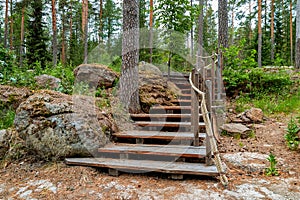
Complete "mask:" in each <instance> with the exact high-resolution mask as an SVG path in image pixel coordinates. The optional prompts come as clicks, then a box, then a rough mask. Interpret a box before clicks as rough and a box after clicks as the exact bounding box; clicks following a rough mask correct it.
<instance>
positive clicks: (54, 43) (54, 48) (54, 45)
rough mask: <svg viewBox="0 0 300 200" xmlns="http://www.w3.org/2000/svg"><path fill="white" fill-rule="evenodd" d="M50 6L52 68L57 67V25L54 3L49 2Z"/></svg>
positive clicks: (53, 0) (53, 1)
mask: <svg viewBox="0 0 300 200" xmlns="http://www.w3.org/2000/svg"><path fill="white" fill-rule="evenodd" d="M51 5H52V31H53V38H52V54H53V55H52V61H53V66H54V67H55V66H56V65H57V25H56V8H55V5H56V1H55V0H51Z"/></svg>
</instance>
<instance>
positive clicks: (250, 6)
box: [249, 0, 252, 41]
mask: <svg viewBox="0 0 300 200" xmlns="http://www.w3.org/2000/svg"><path fill="white" fill-rule="evenodd" d="M251 13H252V1H251V0H250V1H249V16H250V19H249V40H250V41H251V40H252V27H251V25H252V20H251Z"/></svg>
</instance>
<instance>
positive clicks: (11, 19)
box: [9, 0, 14, 50]
mask: <svg viewBox="0 0 300 200" xmlns="http://www.w3.org/2000/svg"><path fill="white" fill-rule="evenodd" d="M12 13H13V3H12V0H10V34H9V38H10V39H9V49H10V50H13V48H14V46H13V34H14V19H13V14H12Z"/></svg>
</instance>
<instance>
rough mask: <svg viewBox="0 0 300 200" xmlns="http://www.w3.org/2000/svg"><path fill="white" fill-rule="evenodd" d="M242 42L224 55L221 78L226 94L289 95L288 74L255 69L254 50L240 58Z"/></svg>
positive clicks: (289, 81) (281, 71)
mask: <svg viewBox="0 0 300 200" xmlns="http://www.w3.org/2000/svg"><path fill="white" fill-rule="evenodd" d="M244 42H245V40H243V41H241V43H240V44H239V45H238V46H231V47H230V48H228V49H227V50H226V51H225V53H224V57H225V58H226V68H225V69H224V71H223V76H224V84H225V87H226V92H227V94H228V95H229V96H234V95H237V94H239V93H249V94H250V95H251V96H252V97H253V96H255V95H259V94H287V93H289V91H290V88H291V85H292V83H293V82H292V81H291V79H290V76H289V74H287V73H286V72H285V71H284V70H281V69H278V71H275V72H268V70H267V69H263V68H256V66H257V63H256V61H255V54H256V51H255V50H252V51H251V55H250V56H248V57H243V56H242V49H243V47H244V46H245V43H244ZM237 91H238V93H237Z"/></svg>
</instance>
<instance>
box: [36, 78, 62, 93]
mask: <svg viewBox="0 0 300 200" xmlns="http://www.w3.org/2000/svg"><path fill="white" fill-rule="evenodd" d="M34 79H35V81H36V83H37V85H38V87H39V88H40V89H51V90H55V89H58V88H59V86H60V84H61V80H60V79H59V78H56V77H54V76H50V75H47V74H43V75H40V76H35V77H34Z"/></svg>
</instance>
